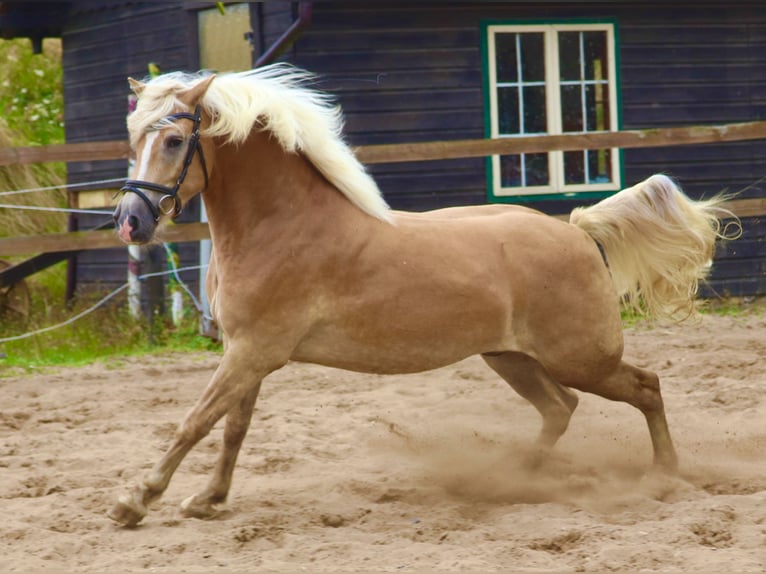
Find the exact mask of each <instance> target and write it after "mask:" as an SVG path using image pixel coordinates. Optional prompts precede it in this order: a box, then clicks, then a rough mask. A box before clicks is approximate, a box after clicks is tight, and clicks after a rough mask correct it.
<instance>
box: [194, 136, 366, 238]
mask: <svg viewBox="0 0 766 574" xmlns="http://www.w3.org/2000/svg"><path fill="white" fill-rule="evenodd" d="M203 197H204V200H205V208H206V211H207V215H208V220H209V222H210V228H211V234H212V237H213V240H214V244H217V247H218V248H221V249H227V250H231V251H237V252H239V253H242V252H243V250H248V249H251V248H258V244H259V243H262V242H263V241H265V240H266V238H268V241H270V242H273V241H279V240H280V238H284V237H288V236H289V235H288V234H295V233H299V232H305V230H306V229H307V228H313V227H318V224H319V222H323V223H321V227H324V228H326V227H327V222H328V221H331V222H334V223H333V225H335V224H337V223H338V222H339V221H342V222H344V223H347V224H349V225H358V224H359V222H358V221H357V219H359V220H361V221H364V220H368V221H369V220H371V219H372V218H370V217H369V216H367V215H366V214H364V213H363V212H362V211H361V210H359V209H358V208H356V207H355V206H354V205H353V204H352V203H351V202H350V201H349V200H348V199H347V198H346V197H344V196H343V195H342V194H341V193H340V192H339V191H338V190H337V189H335V188H334V187H333V186H332V185H331V184H330V183H329V182H328V181H327V180H326V179H325V178H324V177H323V176H322V175H321V174H320V173H319V172H318V171H317V169H316V168H315V167H314V166H313V165H311V163H310V162H309V161H308V160H307V159H306V158H304V157H303V156H302V155H299V154H288V153H286V152H285V151H284V150H283V149H282V147H281V146H280V144H279V143H278V142H277V141H275V140H274V139H273V138H271V137H269V136H268V135H267V134H264V133H255V134H254V135H253V136H251V137H250V138H249V139H248V140H247V141H246V142H245V143H244V144H241V145H227V144H224V145H221V146H219V147H218V149H217V150H216V160H215V168H214V174H213V178H212V179H211V185H210V188H209V189H208V191H206V192H205V194H204V195H203Z"/></svg>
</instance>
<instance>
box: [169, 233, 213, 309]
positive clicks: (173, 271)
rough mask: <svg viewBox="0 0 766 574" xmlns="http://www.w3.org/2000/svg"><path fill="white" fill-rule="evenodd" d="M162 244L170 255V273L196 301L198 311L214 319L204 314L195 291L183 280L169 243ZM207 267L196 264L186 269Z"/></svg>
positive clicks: (193, 301) (195, 305) (194, 301)
mask: <svg viewBox="0 0 766 574" xmlns="http://www.w3.org/2000/svg"><path fill="white" fill-rule="evenodd" d="M162 246H163V247H164V248H165V253H167V255H168V261H170V266H171V270H170V273H171V274H172V275H173V277H175V280H176V281H178V284H179V285H181V287H182V288H183V290H184V291H186V293H187V294H188V295H189V298H191V300H192V303H194V307H195V308H196V309H197V313H200V314H202V316H203V317H204V318H205V319H212V317H209V316H207V315H205V314H204V312H203V309H202V305H201V304H200V302H199V301H198V300H197V298H196V297H195V296H194V293H192V292H191V289H189V286H188V285H186V283H184V282H183V281H182V280H181V276H180V275H179V274H178V268H177V267H176V261H175V258H174V257H173V252H172V251H171V250H170V247H169V246H168V244H167V243H163V244H162ZM205 267H207V265H195V266H193V267H184V270H190V269H203V268H205Z"/></svg>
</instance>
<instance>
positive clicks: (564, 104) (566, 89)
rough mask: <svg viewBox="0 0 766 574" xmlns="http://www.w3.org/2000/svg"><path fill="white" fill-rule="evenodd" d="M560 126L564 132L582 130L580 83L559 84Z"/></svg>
mask: <svg viewBox="0 0 766 574" xmlns="http://www.w3.org/2000/svg"><path fill="white" fill-rule="evenodd" d="M561 127H562V130H563V131H565V132H581V131H583V122H582V92H581V90H580V85H579V84H577V85H574V86H561Z"/></svg>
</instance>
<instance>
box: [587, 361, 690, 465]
mask: <svg viewBox="0 0 766 574" xmlns="http://www.w3.org/2000/svg"><path fill="white" fill-rule="evenodd" d="M572 386H573V387H575V388H579V389H580V390H582V391H586V392H588V393H594V394H596V395H599V396H602V397H604V398H606V399H610V400H613V401H622V402H625V403H628V404H630V405H633V406H634V407H636V408H637V409H638V410H640V411H641V412H642V413H643V414H644V417H646V422H647V424H648V426H649V434H650V436H651V439H652V447H653V448H654V464H655V466H657V467H660V468H662V469H664V470H667V471H671V472H673V471H675V470H676V469H677V468H678V457H677V456H676V450H675V448H674V446H673V440H672V439H671V438H670V430H669V429H668V423H667V419H666V418H665V406H664V403H663V401H662V394H661V393H660V380H659V377H658V376H657V375H656V374H655V373H652V372H651V371H646V370H644V369H639V368H638V367H634V366H633V365H630V364H628V363H626V362H624V361H622V362H621V363H620V364H619V365H618V367H617V369H616V370H615V371H614V372H612V374H610V375H609V376H607V377H605V378H603V379H602V380H600V381H598V382H596V383H595V384H594V383H591V382H589V383H587V384H585V385H575V384H573V385H572Z"/></svg>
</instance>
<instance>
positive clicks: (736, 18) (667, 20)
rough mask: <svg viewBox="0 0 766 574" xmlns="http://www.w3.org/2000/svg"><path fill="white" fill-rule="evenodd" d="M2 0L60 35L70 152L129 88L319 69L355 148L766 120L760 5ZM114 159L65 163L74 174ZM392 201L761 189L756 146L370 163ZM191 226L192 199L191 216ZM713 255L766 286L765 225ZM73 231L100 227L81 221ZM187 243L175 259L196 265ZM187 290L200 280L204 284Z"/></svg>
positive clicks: (752, 222)
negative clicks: (652, 186)
mask: <svg viewBox="0 0 766 574" xmlns="http://www.w3.org/2000/svg"><path fill="white" fill-rule="evenodd" d="M223 12H224V13H221V10H219V9H218V8H217V7H216V5H215V4H214V3H204V2H180V1H177V2H161V3H154V2H152V3H149V2H88V1H73V2H63V3H62V2H56V3H53V2H50V3H38V2H36V3H28V2H2V3H0V34H2V35H3V36H6V37H11V36H27V37H32V38H38V39H39V38H40V37H42V36H49V35H58V36H60V37H61V38H62V39H63V47H64V52H63V54H64V55H63V62H64V97H65V104H66V112H65V121H66V131H67V140H68V141H69V142H83V141H97V140H114V139H120V138H125V137H126V130H125V114H126V106H127V103H126V102H127V96H128V89H127V83H126V77H127V76H135V77H143V76H145V75H146V73H147V66H148V64H149V63H150V62H153V63H156V64H158V65H159V66H160V68H161V69H162V70H163V71H170V70H176V69H183V70H197V69H199V68H202V67H205V68H211V69H217V70H221V71H225V70H228V69H245V68H248V67H251V66H253V65H255V64H256V63H258V62H262V61H266V60H269V59H271V58H273V57H279V58H281V59H284V60H287V61H289V62H292V63H294V64H296V65H298V66H301V67H305V68H307V69H309V70H311V71H312V72H315V73H316V74H317V75H318V77H319V79H318V82H317V85H318V87H319V88H321V89H323V90H327V91H329V92H331V93H333V94H335V95H336V96H337V98H338V100H339V102H340V103H341V105H342V106H343V108H344V110H345V112H346V116H347V124H346V125H347V134H348V140H349V141H350V142H351V143H352V144H354V145H363V144H373V143H395V142H424V141H432V140H449V139H470V138H482V137H485V136H493V137H497V136H514V135H523V134H538V133H566V132H577V131H593V130H619V129H641V128H662V127H670V126H691V125H704V124H725V123H733V122H744V121H752V120H764V119H766V57H764V54H766V10H764V9H763V7H762V5H761V3H759V2H746V1H738V0H730V1H718V2H708V1H704V0H696V1H683V0H667V1H663V2H659V1H657V2H654V1H649V2H647V1H646V0H643V1H632V0H625V1H620V2H567V1H559V2H556V1H545V2H482V1H474V2H377V1H366V2H353V1H347V2H329V1H317V2H313V3H310V2H301V3H289V2H277V1H275V2H268V3H225V10H224V11H223ZM126 170H127V165H126V163H125V162H122V161H114V162H93V163H89V162H82V163H77V164H71V165H70V166H69V179H70V181H71V182H81V181H91V180H97V179H102V178H109V177H120V176H122V175H123V174H125V173H126ZM370 170H371V172H372V173H373V174H374V175H375V177H376V179H377V181H378V182H379V184H380V187H381V189H382V190H383V192H384V194H385V196H386V198H387V200H388V201H389V203H390V204H391V205H392V206H393V207H395V208H400V209H411V210H425V209H430V208H436V207H442V206H448V205H462V204H472V203H485V202H488V201H506V202H524V203H528V204H531V205H533V206H534V207H537V208H539V209H541V210H543V211H546V212H549V213H566V212H568V211H569V210H570V209H571V208H572V207H574V206H576V205H580V204H583V203H587V202H592V201H595V200H596V199H597V198H599V197H603V196H604V195H606V194H609V193H612V192H613V191H615V190H617V189H618V188H620V187H627V186H628V185H632V184H633V183H635V182H637V181H639V180H642V179H644V178H646V177H647V176H649V175H651V174H652V173H655V172H664V173H666V174H669V175H671V176H673V177H675V178H676V179H677V180H678V181H679V182H680V183H681V184H682V186H683V187H684V189H685V190H686V191H687V193H688V194H689V195H691V196H693V197H703V196H706V197H709V196H711V195H713V194H716V193H718V192H722V191H727V192H741V195H740V197H741V198H755V197H763V195H764V191H763V190H764V186H765V185H766V183H765V182H764V180H763V178H764V177H765V176H766V142H764V141H763V140H753V141H743V142H733V143H725V144H705V145H694V146H678V147H662V148H644V149H626V150H624V151H620V150H615V149H606V150H593V151H589V152H550V153H548V154H523V155H520V156H519V155H517V156H503V157H496V158H491V159H487V160H485V159H481V158H479V159H475V158H474V159H458V160H449V161H429V162H413V163H397V164H380V165H375V166H371V167H370ZM198 217H199V209H198V207H192V208H191V209H189V210H187V212H186V213H185V214H184V218H185V220H194V219H196V218H198ZM743 223H744V236H743V237H742V238H741V239H740V240H738V241H736V242H733V243H730V244H728V245H724V246H722V247H721V248H720V249H719V252H718V254H717V257H716V262H715V265H714V271H713V278H712V281H711V285H710V288H709V289H708V290H707V293H708V294H710V293H713V292H718V293H721V294H731V295H740V296H745V295H756V294H764V293H766V222H765V221H764V219H763V217H760V216H754V217H748V218H746V219H744V221H743ZM78 224H79V225H80V227H81V228H87V227H92V226H94V225H95V224H96V221H95V219H94V218H93V217H90V216H84V217H80V219H79V221H78ZM196 260H197V247H196V246H195V245H193V244H188V245H184V246H183V247H182V262H183V263H194V262H196ZM125 261H126V254H125V252H124V250H108V251H90V252H85V253H83V254H82V255H80V256H79V257H78V258H77V261H76V271H77V273H76V277H77V280H78V282H79V285H81V286H82V285H87V284H93V283H104V284H116V283H120V282H122V281H123V280H124V278H125V273H126V270H125ZM187 279H189V280H190V281H192V282H196V279H197V276H196V274H189V275H188V277H187Z"/></svg>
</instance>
